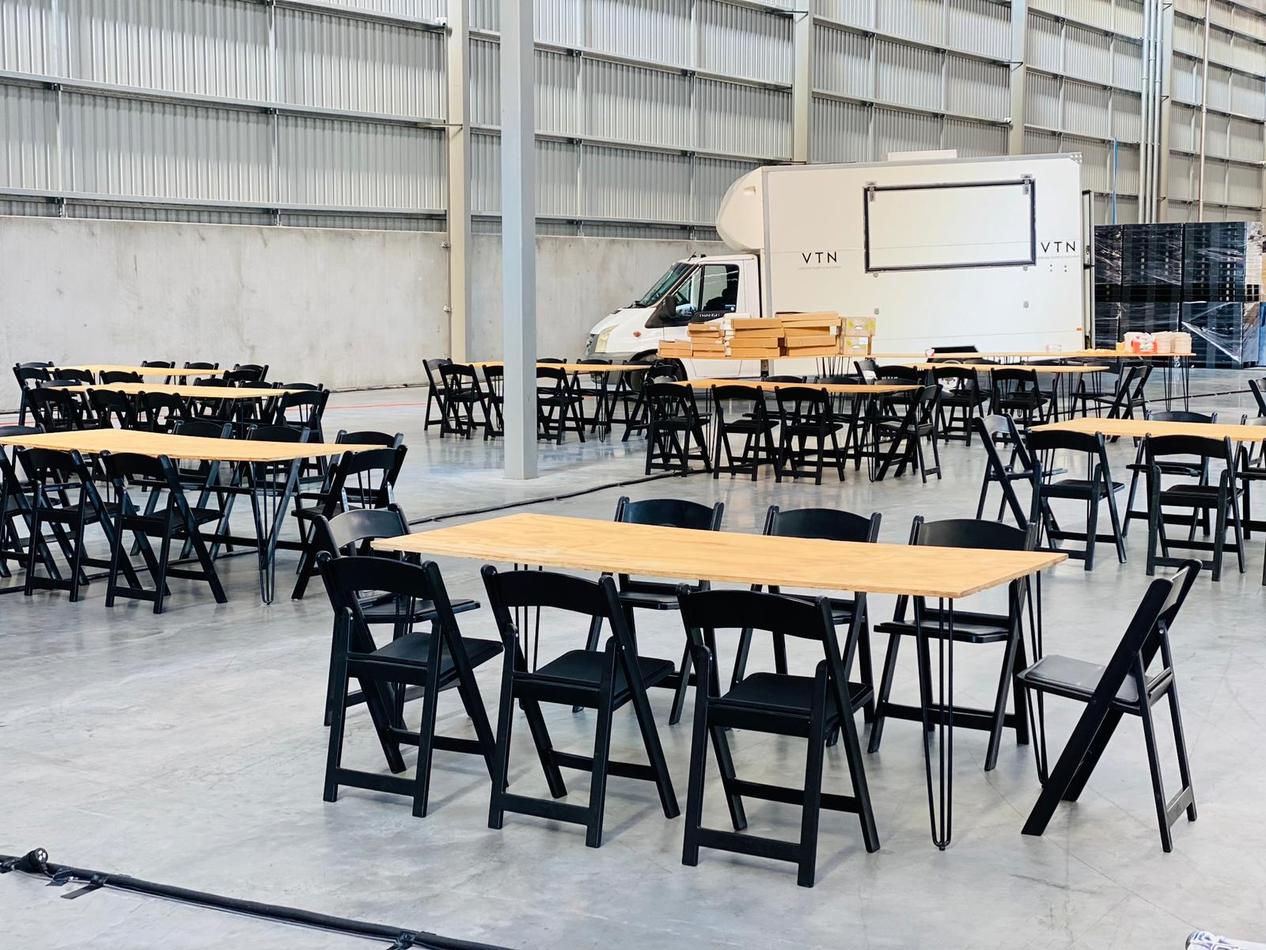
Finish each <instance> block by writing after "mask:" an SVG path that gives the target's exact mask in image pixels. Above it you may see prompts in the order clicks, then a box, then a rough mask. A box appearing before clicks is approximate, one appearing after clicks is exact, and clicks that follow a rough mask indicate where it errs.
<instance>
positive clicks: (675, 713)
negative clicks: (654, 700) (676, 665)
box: [668, 646, 703, 726]
mask: <svg viewBox="0 0 1266 950" xmlns="http://www.w3.org/2000/svg"><path fill="white" fill-rule="evenodd" d="M691 665H692V661H691V657H690V647H689V646H687V647H686V649H685V652H683V653H682V655H681V679H680V680H679V681H678V682H677V689H676V690H675V691H674V693H673V706H672V709H671V710H670V712H669V714H668V724H669V725H670V726H675V725H677V723H679V722H680V721H681V711H682V710H683V709H684V708H685V707H686V690H687V689H689V687H690V667H691ZM696 679H697V677H696ZM700 685H703V684H702V683H700Z"/></svg>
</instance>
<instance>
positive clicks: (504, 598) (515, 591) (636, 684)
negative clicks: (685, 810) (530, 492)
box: [482, 565, 679, 848]
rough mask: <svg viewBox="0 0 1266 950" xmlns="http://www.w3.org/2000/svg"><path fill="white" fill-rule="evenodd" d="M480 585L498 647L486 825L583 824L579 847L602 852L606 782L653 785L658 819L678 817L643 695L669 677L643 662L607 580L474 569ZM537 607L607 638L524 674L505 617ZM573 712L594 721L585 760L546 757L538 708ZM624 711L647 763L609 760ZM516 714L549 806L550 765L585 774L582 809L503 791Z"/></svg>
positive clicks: (555, 786) (667, 670)
mask: <svg viewBox="0 0 1266 950" xmlns="http://www.w3.org/2000/svg"><path fill="white" fill-rule="evenodd" d="M482 573H483V578H484V585H485V587H486V588H487V590H488V601H489V603H490V604H491V606H492V611H493V616H494V617H495V618H496V621H497V628H498V629H499V630H500V631H501V638H502V641H503V643H504V645H505V658H504V661H503V663H504V666H503V670H502V674H501V702H500V704H499V706H498V721H497V742H496V749H497V751H496V763H495V766H494V769H493V778H492V797H491V801H490V802H489V806H488V827H490V828H501V827H502V825H503V824H504V822H505V814H506V812H514V813H517V814H524V815H534V816H536V817H538V818H546V819H551V820H554V821H565V822H571V823H574V824H580V825H584V826H585V832H586V833H585V844H586V845H587V846H588V847H590V848H597V847H599V846H601V844H602V827H603V820H604V817H605V813H606V786H607V777H608V776H609V775H615V776H620V777H623V778H635V779H639V780H642V781H649V782H653V783H654V784H655V787H656V790H657V791H658V792H659V798H660V805H661V807H662V808H663V811H664V817H666V818H675V817H677V815H678V814H679V809H678V805H677V796H676V793H675V792H674V791H673V785H672V778H671V776H670V775H669V773H668V763H667V761H666V760H665V758H664V750H663V748H662V746H661V745H660V741H659V733H658V732H657V731H656V729H655V721H654V718H653V716H652V714H651V705H650V700H649V698H648V697H647V694H646V691H647V689H648V688H650V687H652V686H656V685H659V683H661V682H662V681H663V680H664V679H666V678H667V677H668V676H670V675H671V674H672V670H673V664H672V662H671V661H669V660H657V659H651V658H649V657H643V656H641V655H640V654H639V653H638V649H637V643H636V640H635V638H634V636H633V633H632V631H631V630H630V629H629V627H628V625H627V624H626V622H625V611H624V609H623V608H622V607H621V605H620V600H619V596H618V594H617V592H616V587H615V581H614V580H613V579H612V578H611V577H610V576H609V575H604V576H602V577H601V578H600V579H599V580H597V581H590V580H585V579H582V578H579V577H572V576H569V575H567V574H558V573H554V572H550V571H530V570H522V571H507V572H501V573H499V572H498V571H497V570H496V568H494V567H492V566H491V565H487V566H485V567H484V568H483V571H482ZM534 608H543V609H545V610H546V611H550V612H552V611H560V612H562V613H564V614H567V615H571V616H577V615H578V616H581V617H588V618H589V627H590V631H591V632H592V631H594V630H596V629H598V628H599V627H600V626H601V625H602V624H606V625H607V627H608V629H609V630H610V636H609V637H608V638H607V641H606V644H605V646H604V647H603V649H602V650H601V651H598V650H592V649H587V650H571V651H566V652H565V653H563V654H562V655H561V656H559V657H557V658H555V659H553V660H550V661H549V662H547V663H545V664H543V665H541V666H539V667H538V668H537V669H536V670H533V671H529V670H528V668H527V660H526V657H525V656H524V652H523V648H522V644H521V641H520V636H521V634H520V631H519V630H518V629H517V627H516V626H515V622H514V618H513V615H512V611H520V610H522V611H528V610H532V609H534ZM543 702H545V703H559V704H565V705H578V706H581V707H584V708H587V709H593V710H595V712H596V713H597V722H596V728H595V736H594V747H593V754H592V755H591V756H586V755H578V754H575V753H570V752H563V751H559V750H557V749H555V748H554V747H553V744H552V742H551V739H550V735H549V731H548V729H547V727H546V724H545V719H544V716H543V715H542V713H541V703H543ZM625 705H632V706H633V710H634V714H635V716H636V718H637V723H638V727H639V730H640V732H641V735H642V745H643V747H644V748H645V750H646V756H647V759H648V762H649V764H641V763H633V762H617V761H612V760H611V758H610V755H611V729H612V720H613V717H614V714H615V712H616V711H617V710H618V709H620V708H621V707H623V706H625ZM516 708H521V709H522V710H523V713H524V715H525V716H526V718H527V721H528V727H529V730H530V731H531V734H532V742H533V745H534V746H535V747H536V754H537V757H538V759H539V760H540V763H541V767H542V769H543V770H544V772H545V778H546V781H547V783H548V785H549V792H550V795H551V796H552V798H553V799H559V798H562V797H563V796H565V795H566V794H567V786H566V784H565V783H564V781H563V776H562V772H561V769H560V767H566V768H572V769H580V770H582V771H587V772H590V773H591V774H592V780H591V782H590V785H589V802H588V805H576V804H571V803H565V802H559V801H556V800H555V801H550V800H548V799H541V798H532V797H529V796H527V795H521V794H517V793H512V792H510V791H508V790H507V785H508V783H509V766H510V746H511V741H510V740H511V732H512V726H513V722H514V718H515V710H516Z"/></svg>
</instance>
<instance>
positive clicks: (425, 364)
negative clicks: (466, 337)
mask: <svg viewBox="0 0 1266 950" xmlns="http://www.w3.org/2000/svg"><path fill="white" fill-rule="evenodd" d="M452 362H453V361H452V360H451V359H449V358H448V357H447V356H442V357H438V358H436V359H432V360H423V361H422V370H423V372H425V373H426V383H427V385H428V386H430V387H431V388H432V389H434V390H437V391H438V390H439V389H440V388H441V387H442V384H443V379H442V378H441V377H440V367H441V366H448V365H450V364H451V363H452Z"/></svg>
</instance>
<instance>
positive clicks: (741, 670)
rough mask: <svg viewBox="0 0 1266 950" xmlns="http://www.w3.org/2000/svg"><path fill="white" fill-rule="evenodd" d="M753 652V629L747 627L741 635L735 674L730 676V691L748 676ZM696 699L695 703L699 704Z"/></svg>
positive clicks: (735, 661)
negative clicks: (749, 658)
mask: <svg viewBox="0 0 1266 950" xmlns="http://www.w3.org/2000/svg"><path fill="white" fill-rule="evenodd" d="M751 652H752V628H751V627H746V628H744V629H743V630H742V631H740V633H739V642H738V652H737V654H736V656H735V657H734V673H733V675H731V676H730V689H733V688H734V687H735V686H737V685H738V684H739V683H740V682H742V680H743V677H745V676H746V675H747V658H748V655H749V654H750V653H751ZM698 701H699V700H698V698H697V697H696V699H695V702H698Z"/></svg>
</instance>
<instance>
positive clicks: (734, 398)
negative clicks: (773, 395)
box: [712, 385, 782, 481]
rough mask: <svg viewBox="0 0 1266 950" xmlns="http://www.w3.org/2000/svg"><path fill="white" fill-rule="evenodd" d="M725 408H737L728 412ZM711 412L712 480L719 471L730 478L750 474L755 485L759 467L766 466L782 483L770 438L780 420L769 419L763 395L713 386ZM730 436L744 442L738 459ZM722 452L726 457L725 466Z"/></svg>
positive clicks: (754, 390) (736, 387)
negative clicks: (713, 438)
mask: <svg viewBox="0 0 1266 950" xmlns="http://www.w3.org/2000/svg"><path fill="white" fill-rule="evenodd" d="M727 406H737V408H735V409H734V410H733V411H732V412H730V411H729V410H727V408H726V407H727ZM744 407H745V408H744ZM712 411H713V413H714V414H715V416H716V447H715V449H714V450H713V453H714V454H713V459H712V477H713V478H720V476H721V472H722V471H724V472H726V473H728V474H730V475H745V474H747V473H748V472H750V473H751V475H752V481H755V480H756V475H757V473H758V472H759V470H760V467H761V466H762V465H769V466H770V467H771V468H773V470H774V479H775V481H782V476H781V475H780V474H779V472H778V450H777V448H776V447H775V446H774V436H773V432H774V429H776V428H777V427H778V423H779V420H778V417H777V416H775V417H773V418H771V417H770V414H769V411H768V408H767V404H766V401H765V393H764V391H763V390H761V389H758V388H756V387H754V386H742V385H734V386H713V387H712ZM727 413H728V414H727ZM730 436H738V437H739V438H741V439H742V440H743V447H742V450H741V451H740V453H739V456H738V458H737V459H736V458H735V457H734V449H733V447H732V446H731V445H730ZM722 452H724V454H725V460H724V462H723V461H722V458H721V455H722Z"/></svg>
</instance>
